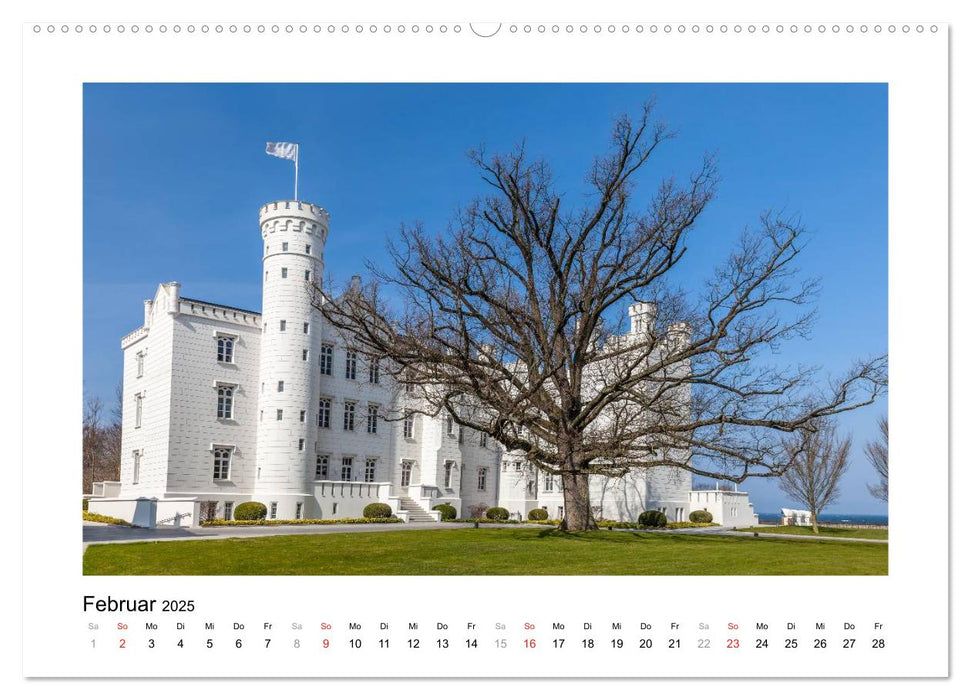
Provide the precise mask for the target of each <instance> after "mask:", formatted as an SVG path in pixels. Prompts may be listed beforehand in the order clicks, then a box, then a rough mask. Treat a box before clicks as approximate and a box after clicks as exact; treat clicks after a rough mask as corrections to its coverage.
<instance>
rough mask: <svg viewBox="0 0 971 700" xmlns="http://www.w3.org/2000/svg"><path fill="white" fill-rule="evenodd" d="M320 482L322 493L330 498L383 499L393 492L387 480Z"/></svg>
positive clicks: (316, 482)
mask: <svg viewBox="0 0 971 700" xmlns="http://www.w3.org/2000/svg"><path fill="white" fill-rule="evenodd" d="M314 484H320V495H321V496H326V497H330V498H371V499H381V498H383V497H385V496H387V495H388V494H390V493H391V484H390V482H387V481H324V480H317V481H314Z"/></svg>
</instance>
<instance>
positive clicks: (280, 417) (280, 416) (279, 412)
mask: <svg viewBox="0 0 971 700" xmlns="http://www.w3.org/2000/svg"><path fill="white" fill-rule="evenodd" d="M276 419H277V420H283V409H282V408H278V409H276Z"/></svg>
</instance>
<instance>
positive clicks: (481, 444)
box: [479, 433, 489, 447]
mask: <svg viewBox="0 0 971 700" xmlns="http://www.w3.org/2000/svg"><path fill="white" fill-rule="evenodd" d="M488 439H489V436H488V435H486V434H485V433H479V447H485V446H486V445H487V444H488V443H487V440H488Z"/></svg>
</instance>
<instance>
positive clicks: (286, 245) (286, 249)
mask: <svg viewBox="0 0 971 700" xmlns="http://www.w3.org/2000/svg"><path fill="white" fill-rule="evenodd" d="M288 250H290V244H289V243H287V242H286V241H283V252H284V253H286V252H287V251H288ZM284 276H286V275H284Z"/></svg>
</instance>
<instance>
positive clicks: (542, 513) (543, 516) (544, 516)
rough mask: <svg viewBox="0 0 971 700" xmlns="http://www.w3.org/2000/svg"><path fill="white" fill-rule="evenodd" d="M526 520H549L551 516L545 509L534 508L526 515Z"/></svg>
mask: <svg viewBox="0 0 971 700" xmlns="http://www.w3.org/2000/svg"><path fill="white" fill-rule="evenodd" d="M526 518H527V519H529V520H549V519H550V514H549V513H548V512H546V509H545V508H533V509H532V510H531V511H529V513H528V514H527V515H526Z"/></svg>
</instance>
